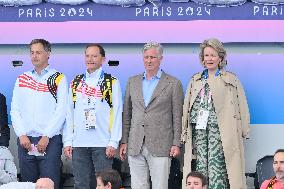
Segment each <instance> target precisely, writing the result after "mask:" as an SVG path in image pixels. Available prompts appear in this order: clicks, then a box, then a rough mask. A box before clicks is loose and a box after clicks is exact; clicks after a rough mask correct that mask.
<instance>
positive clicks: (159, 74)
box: [143, 69, 162, 79]
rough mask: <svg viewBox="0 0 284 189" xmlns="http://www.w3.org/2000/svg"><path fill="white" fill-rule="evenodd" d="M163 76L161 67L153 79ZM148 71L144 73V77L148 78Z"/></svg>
mask: <svg viewBox="0 0 284 189" xmlns="http://www.w3.org/2000/svg"><path fill="white" fill-rule="evenodd" d="M161 76H162V69H159V70H158V72H157V74H156V75H154V76H153V77H152V78H151V79H154V78H155V79H161ZM146 78H147V77H146V72H144V73H143V79H146Z"/></svg>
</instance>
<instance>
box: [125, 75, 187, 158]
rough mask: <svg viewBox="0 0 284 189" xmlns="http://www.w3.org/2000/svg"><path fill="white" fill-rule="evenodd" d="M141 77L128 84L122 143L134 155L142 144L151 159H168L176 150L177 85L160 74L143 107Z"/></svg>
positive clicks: (179, 115) (180, 99) (179, 107)
mask: <svg viewBox="0 0 284 189" xmlns="http://www.w3.org/2000/svg"><path fill="white" fill-rule="evenodd" d="M142 80H143V74H140V75H137V76H134V77H131V78H130V79H129V80H128V83H127V87H126V93H125V98H124V106H123V128H122V140H121V142H122V143H125V144H127V147H128V150H127V151H128V155H137V154H139V153H140V151H141V147H142V145H143V141H144V142H145V146H146V147H147V149H148V150H149V151H150V153H151V154H152V155H155V156H163V157H166V156H169V152H170V149H171V146H173V145H175V146H180V137H181V119H182V105H183V97H184V96H183V90H182V85H181V82H180V81H179V80H178V79H176V78H174V77H172V76H170V75H168V74H166V73H165V72H162V75H161V78H160V80H159V82H158V84H157V86H156V88H155V90H154V92H153V94H152V97H151V100H150V102H149V104H148V106H147V107H145V104H144V98H143V93H142Z"/></svg>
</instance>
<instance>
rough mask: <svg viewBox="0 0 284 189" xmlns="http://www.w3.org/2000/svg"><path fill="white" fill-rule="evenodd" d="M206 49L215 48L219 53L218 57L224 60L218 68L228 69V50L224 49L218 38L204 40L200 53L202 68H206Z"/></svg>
mask: <svg viewBox="0 0 284 189" xmlns="http://www.w3.org/2000/svg"><path fill="white" fill-rule="evenodd" d="M206 47H211V48H213V49H214V50H215V51H217V53H218V56H219V57H220V58H221V59H222V60H221V62H220V63H219V65H218V67H219V68H220V69H223V68H225V67H226V65H227V58H226V57H227V52H226V49H225V48H224V45H223V43H222V42H221V41H219V40H218V39H216V38H210V39H206V40H204V41H203V42H202V43H201V44H200V53H199V60H200V63H201V65H202V66H204V63H203V61H204V49H205V48H206Z"/></svg>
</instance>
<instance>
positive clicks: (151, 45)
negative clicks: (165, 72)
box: [142, 41, 164, 58]
mask: <svg viewBox="0 0 284 189" xmlns="http://www.w3.org/2000/svg"><path fill="white" fill-rule="evenodd" d="M149 49H156V50H157V51H158V53H159V57H158V58H161V57H162V56H163V51H164V49H163V46H162V45H161V44H160V43H157V42H153V41H151V42H149V43H146V44H145V45H144V48H143V50H142V53H144V52H145V51H147V50H149Z"/></svg>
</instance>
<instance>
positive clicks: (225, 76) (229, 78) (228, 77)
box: [193, 69, 237, 86]
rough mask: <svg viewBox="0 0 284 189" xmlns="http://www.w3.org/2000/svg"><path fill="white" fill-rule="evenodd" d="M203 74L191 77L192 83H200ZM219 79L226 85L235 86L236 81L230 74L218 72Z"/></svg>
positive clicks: (222, 71) (223, 71)
mask: <svg viewBox="0 0 284 189" xmlns="http://www.w3.org/2000/svg"><path fill="white" fill-rule="evenodd" d="M202 73H203V72H199V73H197V74H195V75H194V76H193V79H194V81H199V80H200V81H201V80H202V76H203V74H202ZM220 77H221V79H222V80H223V81H224V82H225V83H227V84H231V85H233V86H237V79H236V77H235V75H234V74H233V73H231V72H228V71H225V70H224V69H222V70H220Z"/></svg>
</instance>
